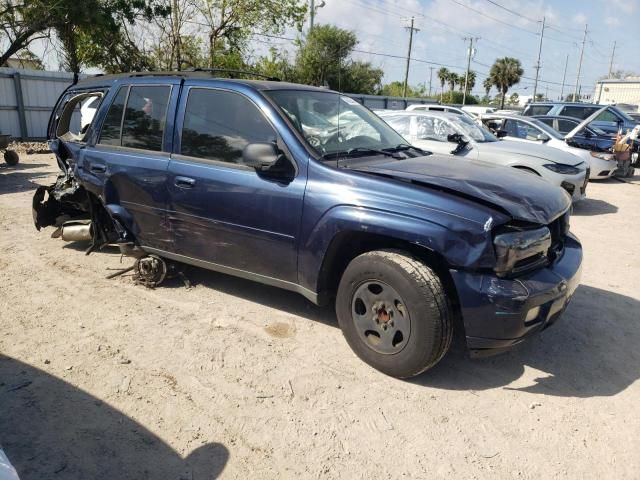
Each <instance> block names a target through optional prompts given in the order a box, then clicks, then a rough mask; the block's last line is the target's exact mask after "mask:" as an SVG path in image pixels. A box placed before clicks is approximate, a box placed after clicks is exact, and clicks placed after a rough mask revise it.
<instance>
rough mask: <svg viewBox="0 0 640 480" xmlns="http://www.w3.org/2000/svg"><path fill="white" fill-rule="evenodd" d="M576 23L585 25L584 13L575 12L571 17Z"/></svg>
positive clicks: (585, 17)
mask: <svg viewBox="0 0 640 480" xmlns="http://www.w3.org/2000/svg"><path fill="white" fill-rule="evenodd" d="M571 21H572V22H573V23H575V24H576V25H585V24H586V23H587V16H586V15H585V14H584V13H582V12H581V13H576V14H575V15H574V16H573V18H572V19H571Z"/></svg>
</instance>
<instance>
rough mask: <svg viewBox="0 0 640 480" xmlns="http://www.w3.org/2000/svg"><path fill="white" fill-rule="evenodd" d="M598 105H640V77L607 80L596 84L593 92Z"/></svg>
mask: <svg viewBox="0 0 640 480" xmlns="http://www.w3.org/2000/svg"><path fill="white" fill-rule="evenodd" d="M593 100H594V102H596V103H602V104H610V103H628V104H632V105H640V77H627V78H624V79H617V78H607V79H605V80H600V81H598V82H596V88H595V90H594V92H593Z"/></svg>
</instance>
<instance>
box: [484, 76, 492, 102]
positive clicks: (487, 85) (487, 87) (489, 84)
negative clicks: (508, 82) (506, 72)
mask: <svg viewBox="0 0 640 480" xmlns="http://www.w3.org/2000/svg"><path fill="white" fill-rule="evenodd" d="M482 87H483V88H484V94H485V97H487V98H489V93H491V89H492V88H493V80H492V79H491V77H487V78H485V79H484V82H482Z"/></svg>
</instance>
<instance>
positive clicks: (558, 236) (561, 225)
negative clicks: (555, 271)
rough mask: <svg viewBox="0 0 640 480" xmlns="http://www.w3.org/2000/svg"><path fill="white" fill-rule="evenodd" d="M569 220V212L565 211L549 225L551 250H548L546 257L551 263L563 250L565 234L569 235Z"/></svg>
mask: <svg viewBox="0 0 640 480" xmlns="http://www.w3.org/2000/svg"><path fill="white" fill-rule="evenodd" d="M569 218H570V212H569V211H567V212H565V213H564V214H563V215H560V216H559V217H558V218H556V219H555V220H554V221H553V222H551V223H550V224H549V231H550V232H551V248H549V253H548V254H547V256H548V258H549V260H550V261H552V262H553V261H554V260H555V259H556V258H557V257H558V256H559V255H561V254H562V251H563V250H564V241H565V239H566V237H567V233H569Z"/></svg>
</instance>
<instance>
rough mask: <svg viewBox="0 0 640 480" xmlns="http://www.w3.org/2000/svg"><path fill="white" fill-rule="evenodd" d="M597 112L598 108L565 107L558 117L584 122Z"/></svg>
mask: <svg viewBox="0 0 640 480" xmlns="http://www.w3.org/2000/svg"><path fill="white" fill-rule="evenodd" d="M597 110H599V109H598V107H583V106H577V105H576V106H572V105H569V106H566V107H564V108H563V109H562V110H561V112H560V115H565V116H567V117H573V118H579V119H580V120H584V119H585V118H587V117H588V116H589V115H591V114H592V113H593V112H595V111H597Z"/></svg>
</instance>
